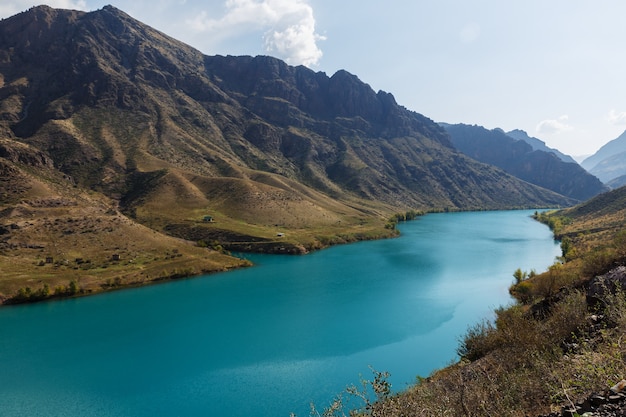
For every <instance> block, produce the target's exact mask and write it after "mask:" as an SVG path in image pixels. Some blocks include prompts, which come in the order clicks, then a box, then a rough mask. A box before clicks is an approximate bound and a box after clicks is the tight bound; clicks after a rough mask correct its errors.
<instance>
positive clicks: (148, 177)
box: [0, 6, 572, 264]
mask: <svg viewBox="0 0 626 417" xmlns="http://www.w3.org/2000/svg"><path fill="white" fill-rule="evenodd" d="M0 138H1V139H2V141H3V142H2V143H3V144H6V146H5V148H6V149H8V151H6V152H4V153H0V162H2V163H3V167H4V168H3V170H4V171H3V172H5V173H6V178H3V183H4V182H6V183H7V190H8V191H6V192H5V194H6V195H7V196H9V195H11V196H12V197H11V198H7V199H4V198H3V200H2V201H0V210H3V212H7V213H8V212H13V213H18V214H19V210H18V211H15V209H16V207H17V206H18V205H19V204H27V205H29V204H31V202H30V199H31V197H30V196H29V194H28V193H26V194H23V193H22V192H26V191H24V190H22V191H20V186H21V184H23V181H22V177H24V175H26V174H25V173H30V174H32V175H34V176H33V177H32V178H35V179H33V180H32V186H29V187H30V188H29V189H30V190H37V193H36V197H37V198H53V199H56V198H61V199H67V200H68V201H69V200H71V201H73V202H72V207H74V206H75V207H77V211H75V214H76V216H86V215H87V214H86V213H88V212H89V210H92V209H93V210H95V208H96V207H100V206H101V205H104V206H105V207H107V209H105V210H104V212H105V213H106V212H107V211H110V210H113V211H114V212H115V213H118V215H119V216H127V218H128V220H129V222H130V223H129V224H133V225H137V227H138V228H139V225H138V224H141V225H142V226H141V228H142V230H144V231H147V232H148V233H157V234H160V233H167V234H170V235H172V236H175V237H177V238H183V239H186V240H191V241H196V242H197V241H201V243H202V244H211V245H213V246H215V247H220V245H221V247H237V248H240V247H241V245H242V242H245V243H246V244H247V245H248V246H247V249H249V250H255V249H257V250H263V251H291V252H302V251H305V250H307V249H311V248H316V247H320V246H324V245H325V244H328V242H337V241H345V240H349V239H354V238H359V239H361V238H373V237H381V236H390V235H393V233H394V232H393V230H390V229H388V228H385V225H386V223H387V222H388V219H389V217H390V216H391V215H392V214H394V213H397V212H404V211H405V210H409V209H423V210H427V209H444V208H450V209H478V208H488V209H498V208H512V207H537V206H559V205H560V206H564V205H569V204H571V203H572V200H571V199H569V198H566V197H564V196H562V195H559V194H556V193H554V192H551V191H548V190H546V189H543V188H539V187H535V186H532V185H530V184H528V183H526V182H523V181H519V180H518V179H516V178H514V177H512V176H510V175H508V174H506V173H504V172H503V171H501V170H499V169H497V168H494V167H491V166H488V165H485V164H481V163H477V162H476V161H474V160H472V159H470V158H468V157H466V156H464V155H462V154H461V153H459V152H458V151H456V150H455V149H454V147H453V146H452V145H451V144H450V142H449V138H448V135H447V134H446V132H445V131H444V130H443V129H441V128H440V127H439V126H438V125H437V124H435V123H433V122H432V121H431V120H430V119H428V118H426V117H424V116H422V115H420V114H417V113H415V112H411V111H409V110H407V109H405V108H403V107H401V106H399V105H398V104H397V103H396V102H395V99H394V98H393V96H392V95H391V94H388V93H385V92H378V93H376V92H374V91H373V90H372V89H371V88H370V87H369V86H368V85H367V84H365V83H363V82H361V81H360V80H359V79H358V78H357V77H356V76H354V75H352V74H349V73H347V72H345V71H339V72H337V73H336V74H334V75H333V76H332V77H328V76H327V75H326V74H324V73H320V72H314V71H311V70H310V69H307V68H304V67H291V66H288V65H287V64H285V63H284V62H282V61H280V60H277V59H274V58H271V57H231V56H227V57H222V56H215V57H208V56H204V55H202V54H201V53H200V52H198V51H196V50H195V49H193V48H191V47H189V46H187V45H185V44H183V43H181V42H179V41H177V40H175V39H172V38H170V37H168V36H166V35H164V34H162V33H160V32H158V31H156V30H154V29H152V28H150V27H148V26H146V25H144V24H142V23H140V22H138V21H136V20H134V19H132V18H131V17H130V16H128V15H126V14H125V13H123V12H121V11H120V10H118V9H116V8H114V7H111V6H106V7H104V8H103V9H102V10H98V11H95V12H90V13H85V12H78V11H69V10H59V9H52V8H50V7H47V6H40V7H34V8H32V9H30V10H29V11H27V12H24V13H20V14H19V15H16V16H13V17H11V18H8V19H4V20H2V21H0ZM22 151H23V152H22ZM20 152H21V153H20ZM15 155H17V159H15V158H16V157H15ZM19 155H30V156H28V157H22V158H21V159H20V156H19ZM11 158H13V159H11ZM14 160H15V161H17V162H15V161H14ZM41 160H44V161H46V162H45V164H46V166H47V168H46V170H47V171H46V172H48V171H49V174H46V175H43V174H42V172H43V171H41V172H39V170H38V168H37V167H38V165H37V164H41V162H40V161H41ZM33 192H34V191H33ZM20 193H22V194H20ZM57 194H58V195H57ZM77 195H78V196H81V197H80V198H78V197H77ZM85 196H88V197H89V196H90V198H86V197H85ZM33 198H34V197H33ZM98 210H99V209H98ZM47 213H48V212H47ZM16 215H17V214H16ZM36 215H43V214H42V213H39V212H38V213H37V214H36ZM25 216H26V215H24V216H22V217H19V216H18V218H14V219H13V220H9V219H5V220H3V223H2V225H3V226H2V227H6V224H7V222H10V221H15V222H17V221H19V222H22V221H23V222H26V221H27V217H25ZM46 216H48V217H49V218H54V216H56V214H54V211H53V210H52V211H49V214H46ZM58 216H61V217H62V218H65V217H68V216H69V217H71V218H72V216H74V215H73V214H71V213H69V212H68V213H61V214H58ZM206 216H210V217H212V218H213V219H214V221H213V222H204V221H203V218H204V217H206ZM100 221H104V220H103V219H100ZM146 226H147V227H146ZM33 227H39V226H37V225H34V226H33ZM41 227H42V228H43V226H41ZM7 230H8V229H7ZM15 230H18V229H15ZM94 230H95V233H96V234H97V235H99V234H100V233H101V231H100V229H94ZM40 231H41V232H42V233H47V232H44V229H40ZM50 233H52V235H55V234H57V233H61V234H62V229H59V230H57V229H54V228H53V229H50ZM278 233H280V237H277V235H278ZM52 235H51V236H52ZM11 239H12V238H11ZM164 239H165V237H164ZM168 239H169V238H168ZM9 241H10V239H9V240H7V242H9ZM75 243H76V244H81V243H80V242H78V241H76V242H75ZM67 244H68V245H73V244H74V243H67ZM39 246H41V248H40V251H41V253H40V254H38V256H40V257H41V256H44V255H45V254H46V253H49V252H52V248H51V246H50V244H47V245H43V244H42V245H39ZM7 247H11V246H10V244H9V246H7ZM72 250H73V249H72ZM111 250H113V248H112V249H111ZM69 252H71V251H70V250H68V251H66V253H69ZM72 253H73V252H72ZM179 253H180V252H179ZM22 255H23V254H22ZM2 256H4V255H2ZM2 256H0V262H4V261H5V260H6V259H8V258H3V257H2ZM64 256H65V258H64V259H65V260H67V259H69V258H67V256H66V255H64ZM77 257H78V258H81V257H82V256H77ZM30 262H31V263H33V264H34V263H37V262H38V261H37V260H36V259H35V258H30ZM229 262H230V261H229Z"/></svg>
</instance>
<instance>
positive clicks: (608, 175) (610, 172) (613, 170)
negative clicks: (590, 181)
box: [581, 131, 626, 183]
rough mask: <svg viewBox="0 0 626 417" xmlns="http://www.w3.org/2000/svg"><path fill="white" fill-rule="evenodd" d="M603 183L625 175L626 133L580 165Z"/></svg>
mask: <svg viewBox="0 0 626 417" xmlns="http://www.w3.org/2000/svg"><path fill="white" fill-rule="evenodd" d="M581 165H582V167H583V168H585V169H586V170H587V171H589V172H590V173H592V174H593V175H595V176H596V177H598V178H600V180H601V181H602V182H604V183H609V182H611V181H612V180H613V179H615V178H618V177H621V176H622V175H626V131H624V133H622V134H621V135H620V136H619V137H617V138H616V139H613V140H612V141H610V142H608V143H607V144H606V145H604V146H603V147H601V148H600V149H599V150H598V152H596V153H595V154H593V155H591V156H590V157H588V158H587V159H585V160H584V161H583V162H582V163H581Z"/></svg>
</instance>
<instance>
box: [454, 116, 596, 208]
mask: <svg viewBox="0 0 626 417" xmlns="http://www.w3.org/2000/svg"><path fill="white" fill-rule="evenodd" d="M444 126H445V128H446V130H447V132H448V133H449V134H450V137H451V140H452V143H453V144H454V145H455V146H456V147H457V149H459V150H460V151H461V152H463V153H465V154H466V155H468V156H470V157H472V158H474V159H476V160H478V161H481V162H485V163H489V164H492V165H495V166H497V167H500V168H502V169H504V170H505V171H507V172H508V173H510V174H512V175H515V176H516V177H518V178H520V179H523V180H525V181H528V182H530V183H532V184H536V185H539V186H542V187H545V188H547V189H550V190H552V191H555V192H558V193H560V194H563V195H567V196H569V197H571V198H575V199H577V200H581V201H582V200H586V199H588V198H591V197H593V196H595V195H597V194H599V193H601V192H603V191H606V187H605V186H604V185H603V184H602V183H601V182H600V181H599V180H598V179H597V178H595V177H594V176H592V175H590V174H588V173H587V172H586V171H585V170H584V169H582V168H581V167H580V166H579V165H578V164H576V163H566V162H563V161H561V160H560V159H559V158H558V157H557V156H556V155H554V154H553V153H551V152H543V151H537V150H533V148H532V147H531V146H530V145H529V144H528V143H526V142H525V141H522V140H516V139H513V138H511V137H509V136H507V134H505V133H504V132H503V131H502V130H500V129H494V130H487V129H485V128H483V127H481V126H469V125H463V124H458V125H444Z"/></svg>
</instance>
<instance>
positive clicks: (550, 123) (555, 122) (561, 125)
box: [536, 114, 573, 134]
mask: <svg viewBox="0 0 626 417" xmlns="http://www.w3.org/2000/svg"><path fill="white" fill-rule="evenodd" d="M568 119H569V116H568V115H566V114H564V115H562V116H560V117H559V118H558V119H547V120H542V121H541V122H539V123H538V124H537V128H536V130H537V132H538V133H544V134H553V133H562V132H567V131H569V130H572V129H573V127H572V126H570V125H569V124H567V121H568Z"/></svg>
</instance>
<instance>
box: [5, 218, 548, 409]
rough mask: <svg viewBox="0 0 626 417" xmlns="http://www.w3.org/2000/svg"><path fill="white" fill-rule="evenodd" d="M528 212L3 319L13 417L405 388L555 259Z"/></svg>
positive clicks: (419, 226)
mask: <svg viewBox="0 0 626 417" xmlns="http://www.w3.org/2000/svg"><path fill="white" fill-rule="evenodd" d="M531 214H532V211H527V210H526V211H492V212H463V213H442V214H429V215H427V216H423V217H420V218H418V219H417V220H415V221H412V222H408V223H405V224H401V225H400V230H401V232H402V235H401V237H399V238H395V239H388V240H379V241H370V242H360V243H355V244H350V245H342V246H337V247H333V248H330V249H327V250H323V251H320V252H316V253H312V254H309V255H306V256H279V255H265V256H261V255H254V256H253V255H247V256H248V258H249V259H251V260H252V261H253V262H255V264H256V266H255V267H252V268H248V269H244V270H237V271H231V272H227V273H221V274H216V275H210V276H206V277H197V278H193V279H185V280H180V281H175V282H168V283H163V284H158V285H153V286H150V287H143V288H135V289H128V290H123V291H117V292H112V293H107V294H101V295H96V296H91V297H84V298H77V299H68V300H62V301H53V302H47V303H40V304H32V305H20V306H10V307H5V308H1V309H0V415H7V416H29V417H30V416H81V417H89V416H98V417H117V416H155V415H162V416H212V417H215V416H217V417H219V416H224V417H226V416H231V417H233V416H234V417H237V416H251V415H256V416H284V417H288V416H289V415H290V413H291V412H294V413H296V414H297V415H298V416H299V417H303V416H308V415H309V404H310V403H311V402H314V403H315V404H316V406H317V408H318V409H320V410H321V409H322V408H323V407H325V406H327V405H328V404H329V403H330V401H331V400H332V399H333V397H334V396H335V395H336V394H339V393H341V392H342V391H343V390H344V389H345V388H346V386H348V385H350V384H358V383H359V380H360V378H371V377H372V373H371V369H370V367H371V368H373V369H376V370H379V371H388V372H390V374H391V376H390V381H391V382H392V384H393V389H394V390H401V389H403V388H405V387H407V386H408V385H409V384H412V383H413V382H414V381H415V378H416V376H418V375H420V376H427V375H429V374H430V373H431V372H432V371H433V370H435V369H437V368H440V367H443V366H445V365H447V364H449V363H451V362H452V361H454V360H455V359H456V357H455V349H456V347H457V345H458V340H459V338H460V337H461V336H462V335H463V334H464V332H465V331H466V330H467V327H468V326H469V325H471V324H473V323H476V322H478V321H479V320H481V319H482V318H484V317H491V316H492V314H493V310H494V309H495V308H497V307H499V306H501V305H506V304H508V303H510V302H511V300H510V297H509V295H508V292H507V289H508V287H509V285H510V284H511V283H512V282H513V276H512V274H513V272H514V271H515V270H516V269H517V268H522V270H526V271H530V270H531V269H535V270H537V271H538V272H540V271H543V270H545V269H546V268H547V267H548V266H549V265H551V264H552V263H554V261H555V257H556V256H558V255H559V254H560V249H559V246H558V243H557V242H555V241H554V240H553V237H552V234H551V232H550V230H549V229H548V228H547V227H546V226H544V225H542V224H540V223H538V222H535V221H534V220H532V219H531V218H530V215H531Z"/></svg>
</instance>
